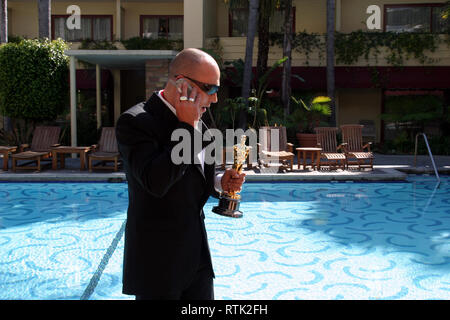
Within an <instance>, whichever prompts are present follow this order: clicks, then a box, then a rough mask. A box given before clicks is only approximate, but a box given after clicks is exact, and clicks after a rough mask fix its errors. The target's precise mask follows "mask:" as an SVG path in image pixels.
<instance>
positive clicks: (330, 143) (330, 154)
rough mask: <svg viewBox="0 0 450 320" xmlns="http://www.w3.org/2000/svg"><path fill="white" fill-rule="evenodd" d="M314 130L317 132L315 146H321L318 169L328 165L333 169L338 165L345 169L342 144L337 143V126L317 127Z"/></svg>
mask: <svg viewBox="0 0 450 320" xmlns="http://www.w3.org/2000/svg"><path fill="white" fill-rule="evenodd" d="M314 131H315V132H316V134H317V147H318V148H322V151H321V152H320V159H319V170H320V168H321V167H323V166H328V167H329V168H330V169H334V170H336V169H337V168H338V167H339V168H341V169H342V170H345V166H346V157H345V152H344V144H342V143H341V144H340V145H338V144H337V138H336V134H337V131H338V128H335V127H317V128H314ZM341 150H342V151H341ZM339 151H341V152H339Z"/></svg>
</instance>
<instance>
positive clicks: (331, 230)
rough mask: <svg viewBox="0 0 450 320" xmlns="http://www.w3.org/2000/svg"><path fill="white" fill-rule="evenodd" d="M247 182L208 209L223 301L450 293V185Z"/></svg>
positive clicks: (438, 296) (441, 295) (217, 284)
mask: <svg viewBox="0 0 450 320" xmlns="http://www.w3.org/2000/svg"><path fill="white" fill-rule="evenodd" d="M434 187H435V183H434V182H433V181H430V182H420V181H416V182H414V183H386V184H379V183H376V184H372V183H366V184H357V183H353V184H349V183H345V184H344V183H336V184H273V185H256V184H255V185H249V186H247V187H246V193H245V194H244V199H246V200H248V202H243V203H242V206H241V208H242V210H243V211H244V213H245V216H244V218H243V219H240V220H231V219H224V218H222V217H219V216H216V215H213V214H211V215H209V216H208V224H207V226H208V230H209V239H210V243H211V248H212V249H211V250H212V251H213V257H214V262H215V270H216V276H217V278H216V281H215V288H216V296H217V297H218V298H219V299H449V298H450V274H449V271H450V200H449V198H448V194H449V191H450V190H449V184H448V183H444V184H442V185H441V187H440V188H439V189H434Z"/></svg>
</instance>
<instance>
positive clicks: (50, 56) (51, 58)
mask: <svg viewBox="0 0 450 320" xmlns="http://www.w3.org/2000/svg"><path fill="white" fill-rule="evenodd" d="M66 49H68V45H67V44H66V42H64V41H63V40H61V39H58V40H55V41H49V40H48V39H44V40H21V41H20V42H18V43H7V44H5V45H3V46H1V47H0V113H1V114H2V115H5V116H8V117H11V118H15V119H23V120H27V121H32V122H39V121H46V120H55V119H56V117H57V115H58V114H59V113H61V112H62V111H63V110H64V107H65V105H66V103H67V99H68V89H69V87H68V86H69V81H68V80H69V79H68V62H69V60H68V59H69V58H68V57H67V56H66V55H65V54H64V50H66Z"/></svg>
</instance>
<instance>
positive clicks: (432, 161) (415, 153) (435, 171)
mask: <svg viewBox="0 0 450 320" xmlns="http://www.w3.org/2000/svg"><path fill="white" fill-rule="evenodd" d="M420 135H422V136H423V139H424V140H425V144H426V146H427V149H428V154H429V155H430V158H431V163H432V164H433V169H434V174H435V175H436V179H437V181H438V182H437V185H436V188H439V185H440V184H441V179H440V178H439V173H438V171H437V168H436V163H435V162H434V158H433V154H432V153H431V149H430V145H429V144H428V139H427V136H426V134H425V133H423V132H420V133H418V134H416V148H415V151H414V167H416V162H417V161H416V160H417V142H418V138H419V136H420ZM436 188H435V190H436Z"/></svg>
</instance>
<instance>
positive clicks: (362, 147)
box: [340, 124, 374, 170]
mask: <svg viewBox="0 0 450 320" xmlns="http://www.w3.org/2000/svg"><path fill="white" fill-rule="evenodd" d="M340 128H341V132H342V141H343V142H345V154H346V157H347V167H348V166H349V165H357V166H358V169H359V170H361V169H362V168H370V169H372V170H373V158H374V156H373V153H372V152H371V151H370V146H371V144H372V142H367V143H366V144H364V143H363V135H362V130H363V125H360V124H345V125H342V126H341V127H340Z"/></svg>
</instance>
